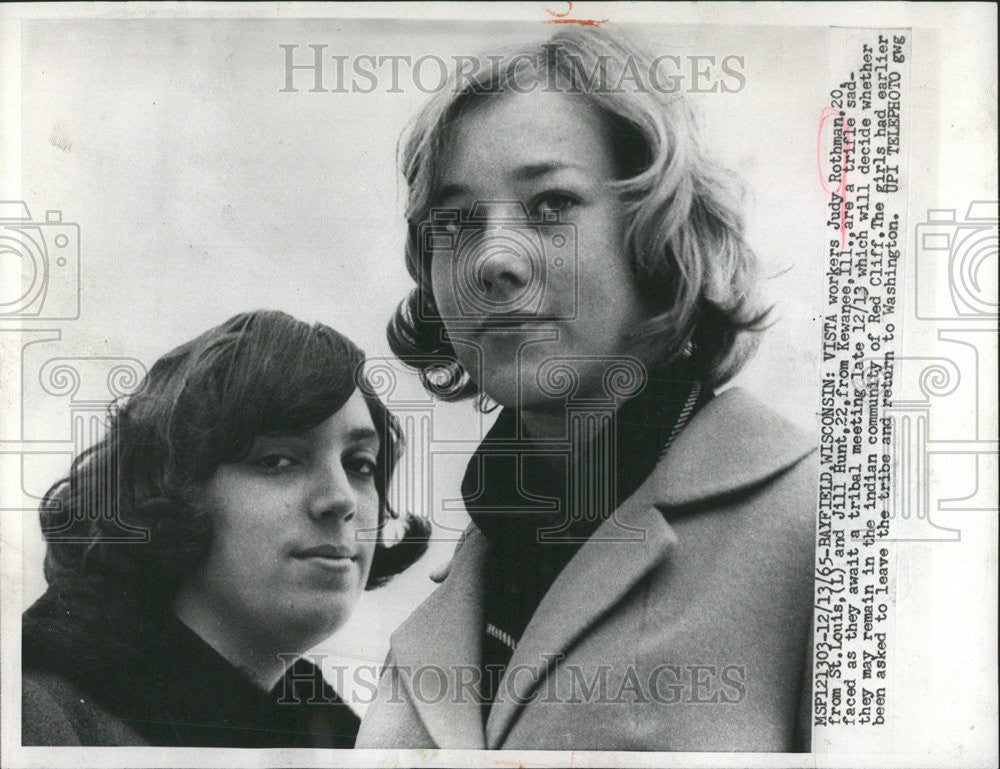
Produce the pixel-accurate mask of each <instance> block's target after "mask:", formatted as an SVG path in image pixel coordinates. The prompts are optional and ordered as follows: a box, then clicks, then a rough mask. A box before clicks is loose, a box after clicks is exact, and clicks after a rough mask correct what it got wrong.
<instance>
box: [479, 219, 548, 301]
mask: <svg viewBox="0 0 1000 769" xmlns="http://www.w3.org/2000/svg"><path fill="white" fill-rule="evenodd" d="M481 232H482V234H481V237H480V238H479V242H478V243H476V244H475V248H474V250H473V253H472V254H471V257H472V258H471V259H468V260H466V261H465V264H466V269H467V270H468V271H469V274H468V276H467V282H468V283H470V284H472V286H474V287H475V290H476V293H480V294H481V295H482V296H483V298H484V299H485V300H486V303H487V304H488V305H489V306H488V308H483V309H488V311H491V312H514V311H516V310H518V309H519V307H518V306H517V305H518V299H520V298H521V297H522V295H523V294H524V292H525V289H526V288H527V287H528V286H529V285H530V283H531V280H532V275H533V269H532V262H531V254H529V253H528V248H527V245H528V244H526V243H525V242H523V241H524V236H523V235H522V233H520V232H517V231H516V230H512V229H511V228H509V227H504V226H502V225H488V226H487V227H485V228H484V229H483V230H482V231H481Z"/></svg>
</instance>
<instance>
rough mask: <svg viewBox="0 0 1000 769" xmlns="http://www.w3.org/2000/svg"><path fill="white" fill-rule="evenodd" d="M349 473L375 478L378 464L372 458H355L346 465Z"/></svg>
mask: <svg viewBox="0 0 1000 769" xmlns="http://www.w3.org/2000/svg"><path fill="white" fill-rule="evenodd" d="M344 467H345V468H346V469H347V471H348V472H351V473H354V474H355V475H360V476H362V477H365V478H374V477H375V469H376V464H375V460H374V459H371V458H370V457H353V458H351V459H349V460H347V462H345V463H344Z"/></svg>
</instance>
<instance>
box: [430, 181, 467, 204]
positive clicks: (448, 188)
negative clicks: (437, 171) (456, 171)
mask: <svg viewBox="0 0 1000 769" xmlns="http://www.w3.org/2000/svg"><path fill="white" fill-rule="evenodd" d="M468 193H469V188H468V187H464V186H463V185H461V184H446V185H444V186H443V187H442V188H441V189H440V190H438V192H437V194H436V195H434V202H433V206H432V207H433V208H438V207H442V206H444V204H445V203H447V202H448V201H449V200H453V199H455V198H461V197H462V196H463V195H468Z"/></svg>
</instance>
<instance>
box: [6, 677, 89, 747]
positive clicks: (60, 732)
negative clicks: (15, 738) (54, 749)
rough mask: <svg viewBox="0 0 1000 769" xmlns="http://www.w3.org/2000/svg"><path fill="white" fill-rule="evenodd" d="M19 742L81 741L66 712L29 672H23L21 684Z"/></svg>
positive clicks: (55, 743)
mask: <svg viewBox="0 0 1000 769" xmlns="http://www.w3.org/2000/svg"><path fill="white" fill-rule="evenodd" d="M21 744H22V745H80V744H82V743H81V742H80V736H79V735H78V734H77V733H76V730H75V729H74V728H73V722H72V720H71V719H70V716H69V714H68V713H67V712H66V711H65V710H64V709H63V708H62V707H61V706H60V705H59V703H58V702H57V701H56V699H55V697H53V696H52V694H51V693H50V692H49V691H48V689H47V688H46V687H44V686H43V685H42V684H41V683H39V682H38V681H36V680H34V679H33V678H32V677H30V676H24V678H23V680H22V686H21Z"/></svg>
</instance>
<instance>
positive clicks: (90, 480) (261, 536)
mask: <svg viewBox="0 0 1000 769" xmlns="http://www.w3.org/2000/svg"><path fill="white" fill-rule="evenodd" d="M363 362H364V355H363V353H362V352H361V351H360V350H359V349H358V348H357V347H356V346H355V345H354V344H353V343H352V342H350V341H349V340H348V339H346V338H345V337H343V336H342V335H340V334H339V333H337V332H336V331H334V330H333V329H331V328H329V327H327V326H324V325H321V324H316V325H309V324H306V323H303V322H301V321H298V320H296V319H294V318H292V317H290V316H288V315H285V314H283V313H279V312H252V313H245V314H241V315H237V316H236V317H234V318H231V319H230V320H228V321H226V322H225V323H223V324H222V325H220V326H218V327H216V328H213V329H211V330H209V331H207V332H205V333H204V334H202V335H201V336H199V337H198V338H196V339H194V340H193V341H190V342H188V343H186V344H184V345H181V346H180V347H178V348H177V349H175V350H174V351H172V352H170V353H168V354H167V355H165V356H164V357H162V358H161V359H160V360H158V361H157V362H156V363H155V364H154V365H153V367H152V368H151V369H150V371H149V373H148V375H147V376H146V377H145V379H144V381H143V382H142V383H141V385H140V386H139V388H138V390H137V391H136V392H135V393H134V394H133V395H131V396H130V397H128V398H126V399H124V400H123V401H122V402H120V403H118V404H116V405H115V406H114V407H113V410H112V413H111V419H110V424H109V428H108V432H107V434H106V436H105V437H104V438H103V439H102V440H101V441H99V442H98V443H97V444H96V445H95V446H93V447H92V448H90V449H88V450H87V451H85V452H84V453H83V454H82V455H81V456H79V457H78V458H77V459H76V460H75V461H74V462H73V465H72V468H71V471H70V474H69V477H68V478H66V479H64V480H63V481H60V482H59V483H57V484H56V485H55V486H53V488H52V489H51V490H50V491H49V493H48V494H47V496H46V498H45V500H44V502H43V504H42V508H41V520H42V530H43V533H44V535H45V537H46V540H47V550H46V558H45V576H46V579H47V581H48V583H49V586H48V590H47V591H46V592H45V594H44V595H43V596H42V597H41V598H39V599H38V601H37V602H35V604H33V605H32V606H31V607H30V608H29V609H28V611H26V612H25V614H24V617H23V634H22V655H23V657H22V661H23V709H22V737H23V742H24V744H26V745H39V744H48V745H140V744H151V745H172V746H220V747H221V746H229V747H292V746H327V747H343V748H346V747H351V746H352V745H353V744H354V738H355V735H356V733H357V729H358V724H359V721H358V717H357V716H356V715H355V714H354V712H353V711H352V710H351V709H350V708H349V707H348V706H347V705H346V703H344V702H343V701H342V700H341V699H340V697H339V696H338V695H337V693H336V692H334V691H333V690H332V689H331V688H330V686H329V685H328V684H326V683H325V682H324V680H323V676H322V674H321V672H320V671H319V669H318V668H316V667H315V666H313V665H312V664H310V663H308V662H307V661H305V660H304V659H301V658H300V657H301V655H302V654H303V653H304V652H306V651H307V650H308V649H310V648H311V647H313V646H315V645H316V644H317V643H318V642H320V641H322V640H323V639H324V638H326V637H328V636H329V635H331V634H332V633H333V632H334V631H335V630H337V628H339V627H340V626H341V625H342V624H343V623H344V622H345V621H346V620H347V618H348V616H349V615H350V613H351V611H352V610H353V608H354V605H355V603H356V601H357V599H358V597H359V595H360V592H361V590H362V589H370V588H373V587H377V586H379V585H381V584H383V583H384V582H385V581H386V580H388V579H389V578H390V577H391V576H392V575H394V574H396V573H398V572H400V571H402V570H404V569H405V568H407V567H408V566H409V565H410V564H411V563H413V562H414V561H415V560H416V559H417V558H419V557H420V555H421V554H422V553H423V552H424V550H425V549H426V546H427V526H426V523H425V522H424V521H423V520H419V519H415V518H412V517H405V518H404V519H402V520H401V521H400V524H401V528H402V535H401V537H399V538H398V541H397V542H396V543H395V544H392V543H390V542H388V541H386V540H387V533H386V530H387V524H389V522H390V521H392V520H397V521H398V520H399V516H398V515H397V513H396V512H394V511H393V510H391V509H390V507H389V505H388V503H387V497H386V484H387V481H388V479H389V477H390V475H391V473H392V470H393V467H394V465H395V463H396V460H397V459H398V457H399V455H400V452H401V450H402V446H401V435H400V432H399V429H398V426H397V423H396V421H395V419H394V418H393V417H392V415H391V414H390V413H389V412H388V411H387V410H386V409H385V407H384V406H383V404H382V403H381V402H380V401H379V400H378V398H376V397H375V396H374V394H372V393H371V391H370V388H368V387H367V385H366V383H365V380H364V377H363V375H362V373H361V367H362V364H363ZM391 528H397V527H395V526H393V527H391ZM143 532H144V534H142V533H143ZM136 533H140V534H142V539H143V541H141V542H136V541H135V534H136ZM397 534H398V532H397ZM129 539H131V540H132V541H127V540H129Z"/></svg>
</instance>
